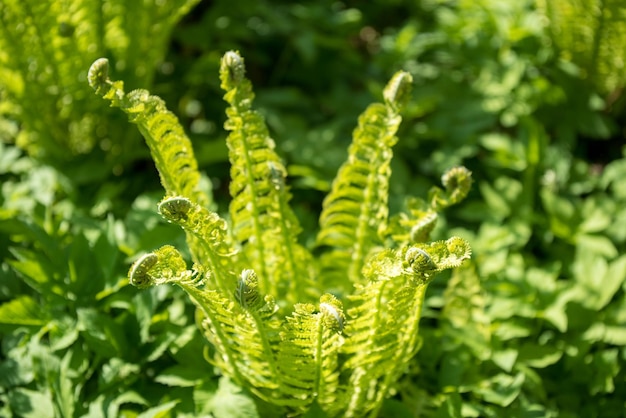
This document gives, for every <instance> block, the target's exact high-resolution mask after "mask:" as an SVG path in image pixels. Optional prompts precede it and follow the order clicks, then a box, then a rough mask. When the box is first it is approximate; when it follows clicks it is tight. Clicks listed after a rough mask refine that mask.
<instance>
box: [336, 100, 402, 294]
mask: <svg viewBox="0 0 626 418" xmlns="http://www.w3.org/2000/svg"><path fill="white" fill-rule="evenodd" d="M394 116H396V115H395V114H394V113H393V112H391V111H390V109H389V107H387V115H386V117H385V120H384V122H385V131H384V133H385V135H384V136H382V138H384V139H382V142H383V144H387V142H388V141H387V140H388V139H389V138H391V137H393V136H394V135H395V131H396V129H392V131H393V132H390V130H389V129H388V128H387V127H388V126H389V124H388V123H387V122H388V121H389V120H390V119H392V118H393V117H394ZM396 127H397V124H396ZM383 150H385V148H382V147H377V148H376V150H375V154H374V155H375V158H374V159H373V161H371V162H369V165H380V163H383V164H384V163H385V162H387V163H388V160H387V161H385V158H384V157H383V156H382V155H381V154H382V153H383ZM392 155H393V152H392V150H391V147H389V159H391V156H392ZM377 168H378V167H376V169H377ZM376 177H377V172H376V171H375V172H374V173H372V172H371V171H370V172H369V173H368V176H367V186H366V188H365V191H366V193H365V196H364V197H365V199H364V202H363V203H362V208H363V210H362V211H361V213H360V214H359V220H358V226H357V228H356V231H355V242H354V247H353V248H354V251H353V253H352V259H351V262H350V269H349V271H348V277H350V278H352V282H353V283H357V282H359V281H360V277H361V270H362V269H363V265H364V264H365V261H366V258H367V257H366V256H367V255H368V253H369V250H370V249H371V248H372V247H373V244H372V243H368V242H367V240H368V238H369V237H370V236H371V234H370V233H368V232H370V229H371V228H370V226H369V220H370V219H372V214H374V215H376V212H378V211H379V210H380V209H381V207H384V205H386V204H387V195H386V194H385V196H384V197H383V198H382V199H377V198H376V192H377V191H378V188H376V187H375V186H376V185H377V183H378V182H377V181H376ZM375 233H376V231H374V234H375Z"/></svg>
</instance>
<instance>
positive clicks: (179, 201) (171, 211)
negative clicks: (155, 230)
mask: <svg viewBox="0 0 626 418" xmlns="http://www.w3.org/2000/svg"><path fill="white" fill-rule="evenodd" d="M158 208H159V213H160V214H161V216H163V217H164V218H165V219H167V220H168V221H169V222H180V221H185V220H187V217H188V215H189V212H190V211H191V210H192V209H193V204H192V203H191V200H189V199H187V198H186V197H180V196H177V197H169V198H165V199H163V200H162V201H161V203H159V207H158Z"/></svg>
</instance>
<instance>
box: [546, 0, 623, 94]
mask: <svg viewBox="0 0 626 418" xmlns="http://www.w3.org/2000/svg"><path fill="white" fill-rule="evenodd" d="M537 6H538V8H539V10H541V11H542V12H543V13H544V15H545V16H546V17H547V18H548V19H549V22H550V25H549V30H550V34H551V36H552V38H553V40H554V42H555V43H556V45H557V46H558V47H559V48H560V49H561V52H562V55H563V57H564V58H565V59H567V60H570V61H573V62H575V63H576V64H577V65H579V66H580V67H581V68H582V69H583V71H584V74H583V75H585V76H586V77H588V78H589V80H590V81H591V82H592V83H593V85H594V86H595V87H596V88H598V90H599V91H600V92H602V93H604V94H608V95H611V94H617V95H619V90H621V89H622V88H623V87H624V84H625V83H626V65H625V63H624V62H625V61H626V26H624V20H625V19H626V4H624V2H623V1H621V0H576V1H574V0H553V1H546V0H537Z"/></svg>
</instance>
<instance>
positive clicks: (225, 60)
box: [220, 51, 246, 84]
mask: <svg viewBox="0 0 626 418" xmlns="http://www.w3.org/2000/svg"><path fill="white" fill-rule="evenodd" d="M220 72H221V73H222V74H224V75H227V76H228V78H229V80H228V81H230V82H231V83H234V84H238V83H239V82H240V81H241V80H243V78H244V75H245V73H246V68H245V66H244V63H243V58H242V57H241V55H239V53H238V52H236V51H228V52H227V53H225V54H224V56H223V57H222V64H221V68H220Z"/></svg>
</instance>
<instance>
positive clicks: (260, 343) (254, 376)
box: [129, 245, 280, 401]
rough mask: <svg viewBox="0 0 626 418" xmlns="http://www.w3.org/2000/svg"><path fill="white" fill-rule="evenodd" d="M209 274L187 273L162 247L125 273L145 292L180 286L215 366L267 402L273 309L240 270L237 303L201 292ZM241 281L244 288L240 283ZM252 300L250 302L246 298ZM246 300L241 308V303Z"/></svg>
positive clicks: (276, 326) (275, 326) (274, 339)
mask: <svg viewBox="0 0 626 418" xmlns="http://www.w3.org/2000/svg"><path fill="white" fill-rule="evenodd" d="M210 274H211V272H210V271H204V270H197V269H196V270H193V271H192V270H187V269H186V264H185V261H184V260H183V258H182V256H181V255H180V253H179V252H178V251H176V249H174V248H173V247H172V246H169V245H166V246H163V247H161V248H160V249H158V250H156V251H154V252H153V253H149V254H145V255H144V256H142V257H141V258H139V259H138V260H137V261H136V262H135V263H134V264H133V266H132V267H131V269H130V271H129V278H130V282H131V284H133V285H135V286H137V287H140V288H145V287H148V286H151V285H160V284H165V283H172V284H176V285H178V286H179V287H181V288H182V289H183V290H184V291H185V292H186V293H187V294H188V295H189V297H190V298H191V300H192V301H193V302H194V304H196V306H197V307H198V309H199V312H200V315H201V317H202V319H201V325H202V327H203V329H204V331H205V336H206V338H207V339H208V340H209V341H210V342H211V343H212V344H213V345H214V347H215V348H216V355H215V357H214V359H213V361H214V363H215V365H216V366H218V367H220V368H221V369H222V370H223V371H224V372H225V373H228V374H229V375H231V376H233V378H234V379H235V380H237V381H238V382H239V384H245V385H246V386H249V387H250V388H251V390H252V391H253V392H254V393H255V394H256V395H257V396H259V397H261V398H262V399H265V400H268V401H269V400H270V399H271V398H272V397H273V396H275V391H276V390H277V388H278V387H279V384H278V382H277V381H276V376H278V373H277V365H276V360H275V356H274V351H275V350H276V347H277V346H278V343H279V330H280V322H279V321H278V320H277V319H275V318H273V315H274V314H275V313H276V311H277V309H278V307H277V306H276V303H275V302H274V300H273V298H271V297H265V298H261V297H260V295H258V294H257V283H256V277H255V275H254V273H253V272H251V271H244V273H242V277H241V278H240V282H239V285H238V289H241V288H242V287H245V288H246V291H240V290H238V291H237V296H238V297H237V301H238V302H239V304H237V303H236V302H235V301H233V298H232V297H228V296H226V295H225V294H223V293H222V292H220V291H216V290H208V289H206V288H204V287H201V285H203V284H204V283H205V281H206V277H208V276H209V275H210ZM242 282H243V284H242ZM252 296H254V297H253V298H254V299H255V300H256V301H257V302H256V303H250V299H251V297H252ZM244 300H246V301H247V302H246V303H242V302H243V301H244Z"/></svg>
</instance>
